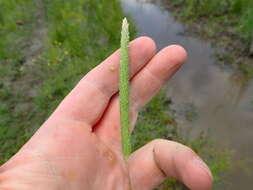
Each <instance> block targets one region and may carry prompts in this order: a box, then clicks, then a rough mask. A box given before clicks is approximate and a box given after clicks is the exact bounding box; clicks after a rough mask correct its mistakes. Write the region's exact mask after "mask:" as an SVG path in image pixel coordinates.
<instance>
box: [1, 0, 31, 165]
mask: <svg viewBox="0 0 253 190" xmlns="http://www.w3.org/2000/svg"><path fill="white" fill-rule="evenodd" d="M33 14H34V3H33V1H30V0H8V1H4V0H0V36H1V40H0V78H1V80H0V143H1V147H0V164H1V163H3V162H4V161H6V160H7V159H8V158H9V157H10V156H11V155H13V154H14V153H15V152H16V150H17V148H16V147H19V146H20V145H22V144H23V143H24V140H25V139H26V138H25V137H26V134H27V133H26V131H25V130H24V121H25V119H26V116H25V115H24V114H25V113H20V112H15V111H14V110H15V105H16V103H17V102H19V101H20V100H21V99H23V97H21V95H20V94H19V93H16V92H14V87H13V85H12V82H13V81H15V80H17V79H18V78H19V77H20V75H21V70H22V69H21V68H22V65H23V63H24V57H25V55H24V52H23V51H22V49H23V45H24V44H25V43H23V42H25V41H26V39H27V38H28V36H29V35H30V34H31V29H30V27H31V25H32V23H33V17H32V15H33ZM18 22H20V24H18ZM21 23H22V24H21Z"/></svg>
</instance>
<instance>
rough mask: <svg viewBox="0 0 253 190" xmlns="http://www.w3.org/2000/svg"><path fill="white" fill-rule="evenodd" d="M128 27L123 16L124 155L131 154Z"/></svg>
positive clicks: (122, 122)
mask: <svg viewBox="0 0 253 190" xmlns="http://www.w3.org/2000/svg"><path fill="white" fill-rule="evenodd" d="M128 44H129V29H128V22H127V19H126V18H125V19H124V20H123V23H122V30H121V48H120V87H119V94H120V124H121V143H122V151H123V155H124V157H128V156H129V155H130V154H131V139H130V119H129V58H128Z"/></svg>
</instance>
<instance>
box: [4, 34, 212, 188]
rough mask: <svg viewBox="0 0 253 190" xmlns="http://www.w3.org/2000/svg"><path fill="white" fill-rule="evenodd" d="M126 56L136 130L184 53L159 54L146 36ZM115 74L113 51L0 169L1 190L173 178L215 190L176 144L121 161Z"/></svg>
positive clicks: (155, 144)
mask: <svg viewBox="0 0 253 190" xmlns="http://www.w3.org/2000/svg"><path fill="white" fill-rule="evenodd" d="M129 54H130V70H131V108H130V110H131V114H130V115H131V119H132V126H133V127H134V124H135V121H136V119H137V114H138V111H139V110H140V109H141V108H142V107H143V106H144V105H145V104H146V103H147V102H148V101H149V100H150V99H151V98H152V97H153V96H154V95H155V94H156V93H157V92H158V91H159V89H160V88H161V87H162V85H163V84H164V83H166V82H167V80H168V79H169V78H170V77H171V76H172V75H173V74H174V73H175V72H176V71H177V70H178V69H179V68H180V67H181V65H182V64H183V63H184V62H185V60H186V57H187V55H186V52H185V50H184V49H183V48H182V47H180V46H177V45H172V46H169V47H166V48H165V49H163V50H161V51H160V52H158V53H156V48H155V44H154V42H153V41H152V40H151V39H150V38H147V37H141V38H138V39H136V40H134V41H132V42H131V43H130V48H129ZM111 68H113V69H111ZM118 69H119V51H116V52H115V53H113V54H112V55H111V56H110V57H109V58H107V59H106V60H105V61H103V62H102V63H101V64H99V65H98V66H97V67H96V68H94V69H93V70H92V71H90V72H89V73H88V74H87V75H86V76H84V77H83V79H82V80H81V81H80V82H79V83H78V84H77V86H76V87H75V88H74V89H73V90H72V91H71V92H70V94H69V95H68V96H67V97H66V98H65V99H64V100H63V101H62V103H61V104H60V105H59V106H58V108H57V109H56V110H55V112H54V113H53V114H52V115H51V116H50V117H49V118H48V120H47V121H46V122H45V123H44V124H43V125H42V126H41V127H40V129H39V130H38V131H37V132H36V133H35V135H34V136H33V137H32V138H31V139H30V140H29V141H28V142H27V143H26V144H25V145H24V146H23V147H22V148H21V149H20V151H19V152H18V153H17V154H16V155H15V156H13V157H12V158H11V159H10V160H9V161H8V162H6V163H5V164H4V165H3V166H2V167H1V168H0V190H65V189H66V190H86V189H87V190H100V189H103V190H130V189H132V190H151V189H153V188H155V187H157V186H158V185H159V184H160V183H162V182H163V181H164V180H165V179H166V178H176V179H178V180H180V181H182V182H183V183H184V184H185V185H186V186H188V187H189V188H190V189H192V190H210V189H211V186H212V175H211V172H210V171H209V169H208V167H207V166H206V165H205V164H204V162H202V161H201V159H200V158H199V157H198V156H197V154H196V153H194V152H193V151H192V150H191V149H190V148H188V147H186V146H184V145H181V144H179V143H176V142H172V141H167V140H163V139H156V140H154V141H152V142H150V143H148V144H147V145H145V146H144V147H142V148H141V149H139V150H137V151H136V152H134V153H133V154H132V155H131V156H130V157H129V158H127V159H126V160H124V159H123V156H122V154H121V139H120V125H119V123H120V122H119V117H120V116H119V97H118V71H119V70H118ZM130 181H131V185H130Z"/></svg>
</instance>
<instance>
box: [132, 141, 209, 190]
mask: <svg viewBox="0 0 253 190" xmlns="http://www.w3.org/2000/svg"><path fill="white" fill-rule="evenodd" d="M128 165H129V173H130V178H131V182H132V187H133V189H134V190H150V189H153V188H155V187H157V186H158V185H159V184H161V183H162V182H163V181H164V180H165V179H166V178H167V177H168V178H175V179H177V180H179V181H181V182H182V183H184V184H185V185H186V186H187V187H188V188H190V189H191V190H210V189H211V187H212V180H213V178H212V174H211V172H210V170H209V169H208V167H207V165H206V164H205V163H204V162H203V161H202V160H201V159H200V158H199V157H198V156H197V154H196V153H194V152H193V151H192V150H191V149H190V148H188V147H186V146H184V145H181V144H179V143H176V142H172V141H167V140H162V139H157V140H154V141H152V142H150V143H149V144H147V145H145V146H144V147H142V148H141V149H139V150H137V151H136V152H134V153H133V154H132V155H131V156H130V157H129V159H128Z"/></svg>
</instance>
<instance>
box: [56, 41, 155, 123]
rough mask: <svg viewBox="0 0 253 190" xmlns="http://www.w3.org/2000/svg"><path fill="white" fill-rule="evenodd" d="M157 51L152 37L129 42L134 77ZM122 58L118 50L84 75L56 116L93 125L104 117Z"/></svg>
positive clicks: (115, 86) (113, 92) (116, 83)
mask: <svg viewBox="0 0 253 190" xmlns="http://www.w3.org/2000/svg"><path fill="white" fill-rule="evenodd" d="M155 52H156V47H155V43H154V42H153V40H151V39H150V38H147V37H140V38H138V39H136V40H134V41H132V42H131V43H130V45H129V59H130V75H131V76H134V74H135V73H137V72H138V71H139V70H140V69H141V68H142V67H143V66H144V65H145V64H146V63H148V61H149V60H150V59H151V58H152V57H153V56H154V55H155ZM119 59H120V53H119V50H117V51H116V52H115V53H113V54H112V55H111V56H110V57H109V58H107V59H106V60H105V61H103V62H102V63H101V64H100V65H98V66H97V67H95V68H94V69H93V70H91V71H90V72H89V73H88V74H87V75H86V76H84V77H83V79H82V80H81V81H80V82H79V83H78V84H77V85H76V87H75V88H74V89H73V90H72V91H71V92H70V93H69V95H68V96H67V97H66V98H65V99H64V100H63V101H62V103H61V104H60V105H59V106H58V108H57V109H56V111H55V112H54V114H53V116H57V117H58V116H64V117H65V118H66V117H67V118H68V119H73V120H78V121H82V122H85V124H88V125H89V126H93V125H94V124H95V123H96V122H97V121H98V120H99V119H100V117H101V116H102V114H103V112H104V110H105V108H106V107H107V104H108V102H109V100H110V98H111V97H112V96H113V95H114V94H115V93H117V92H118V86H119V85H118V83H119V74H118V70H119ZM131 76H130V77H131Z"/></svg>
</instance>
